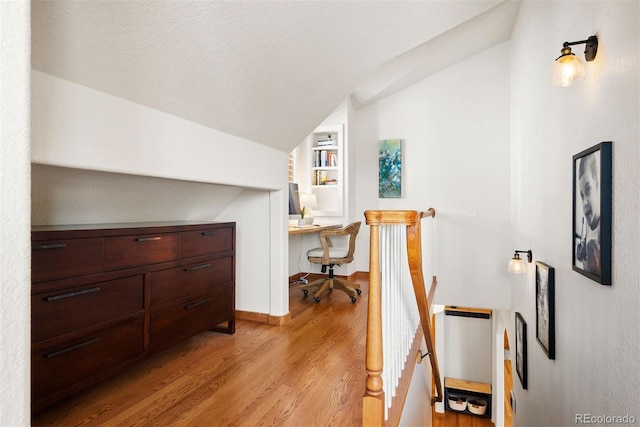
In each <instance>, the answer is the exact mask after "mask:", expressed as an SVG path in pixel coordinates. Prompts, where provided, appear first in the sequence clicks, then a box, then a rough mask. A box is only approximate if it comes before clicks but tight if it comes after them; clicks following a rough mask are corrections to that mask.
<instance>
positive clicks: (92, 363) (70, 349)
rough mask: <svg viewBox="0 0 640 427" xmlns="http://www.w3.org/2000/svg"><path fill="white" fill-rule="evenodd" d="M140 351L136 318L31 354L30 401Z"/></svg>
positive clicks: (140, 334)
mask: <svg viewBox="0 0 640 427" xmlns="http://www.w3.org/2000/svg"><path fill="white" fill-rule="evenodd" d="M143 350H144V340H143V320H142V319H136V320H133V321H130V322H127V323H124V324H122V325H119V326H117V327H114V328H112V329H107V330H105V331H102V332H99V333H96V334H92V335H87V336H85V337H83V338H81V339H78V340H74V341H71V342H68V343H66V344H65V345H61V346H58V347H54V348H50V349H47V350H45V351H40V352H37V353H33V354H32V355H31V379H32V390H31V394H32V400H39V399H42V398H45V397H47V396H48V395H49V394H52V393H56V392H59V391H60V390H61V389H63V388H65V387H69V386H71V385H73V384H74V383H76V382H78V381H80V380H83V379H85V378H87V377H90V376H92V375H95V374H98V373H100V372H101V371H102V370H104V369H107V368H110V367H112V366H114V365H116V364H118V363H121V362H124V361H126V360H129V359H131V358H133V357H135V356H138V355H139V354H141V353H142V352H143Z"/></svg>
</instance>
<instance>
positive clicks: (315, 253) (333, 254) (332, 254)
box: [307, 247, 349, 258]
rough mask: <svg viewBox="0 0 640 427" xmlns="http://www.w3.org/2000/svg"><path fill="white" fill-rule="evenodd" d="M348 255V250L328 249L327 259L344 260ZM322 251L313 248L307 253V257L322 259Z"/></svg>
mask: <svg viewBox="0 0 640 427" xmlns="http://www.w3.org/2000/svg"><path fill="white" fill-rule="evenodd" d="M348 254H349V248H334V247H331V248H329V258H345V257H346V256H347V255H348ZM323 255H324V250H323V249H322V248H313V249H309V250H308V251H307V257H311V258H322V256H323Z"/></svg>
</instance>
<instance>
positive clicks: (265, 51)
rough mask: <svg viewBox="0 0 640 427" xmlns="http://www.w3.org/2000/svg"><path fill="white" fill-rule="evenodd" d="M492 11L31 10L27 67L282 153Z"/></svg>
mask: <svg viewBox="0 0 640 427" xmlns="http://www.w3.org/2000/svg"><path fill="white" fill-rule="evenodd" d="M501 3H503V0H491V1H489V0H471V1H462V0H461V1H444V0H443V1H422V2H401V1H371V2H370V1H353V2H352V1H153V2H151V1H146V0H145V1H142V0H130V1H126V2H125V1H109V0H106V1H69V0H56V1H39V0H36V1H33V3H32V66H33V68H35V69H38V70H40V71H43V72H46V73H49V74H52V75H54V76H57V77H60V78H63V79H66V80H69V81H72V82H75V83H78V84H81V85H85V86H88V87H91V88H93V89H96V90H100V91H102V92H105V93H108V94H111V95H115V96H118V97H121V98H124V99H127V100H130V101H133V102H136V103H139V104H142V105H145V106H147V107H150V108H154V109H157V110H160V111H164V112H167V113H170V114H173V115H175V116H178V117H182V118H184V119H187V120H190V121H193V122H196V123H199V124H201V125H204V126H207V127H211V128H215V129H218V130H220V131H223V132H226V133H229V134H233V135H236V136H239V137H243V138H246V139H249V140H253V141H255V142H258V143H261V144H264V145H267V146H270V147H273V148H276V149H278V150H282V151H290V150H291V149H292V148H294V147H295V146H297V145H298V143H299V142H300V141H302V139H304V137H305V136H306V135H307V134H308V133H309V132H310V131H311V130H312V129H313V128H315V127H316V126H317V125H318V124H319V123H320V122H321V121H322V120H323V119H324V118H325V117H326V116H327V115H329V113H330V112H331V111H332V110H333V109H334V108H335V107H336V106H338V105H339V104H340V103H341V102H343V101H344V100H345V99H346V98H347V97H348V96H349V95H350V94H351V93H352V92H354V90H356V88H358V87H361V88H362V86H361V85H363V84H365V82H366V81H367V78H369V77H372V78H374V80H375V74H374V73H375V72H376V70H377V69H379V68H380V67H381V66H382V65H383V64H384V63H385V62H387V61H390V60H392V59H393V58H395V57H398V56H399V55H402V54H404V53H406V52H409V51H412V50H414V52H415V49H418V48H419V46H421V45H423V44H425V43H428V42H429V41H433V40H437V39H438V37H439V36H442V34H445V33H447V31H449V30H451V29H452V28H455V27H458V26H460V25H461V24H463V23H465V22H468V21H470V20H472V18H474V17H476V16H479V15H481V14H483V13H484V12H487V11H488V10H490V9H491V8H493V7H494V6H496V5H498V4H501ZM474 31H475V32H480V33H479V34H476V37H489V38H491V36H490V34H492V33H493V32H494V31H495V29H494V28H492V27H491V26H490V25H487V26H485V27H479V28H477V29H475V30H474ZM430 49H432V50H433V49H437V45H436V46H432V47H431V48H430ZM460 49H464V46H460ZM387 66H388V65H387ZM414 78H415V77H414ZM378 79H379V77H378ZM383 80H385V82H384V85H385V86H388V85H389V82H388V79H386V78H385V79H383ZM372 87H373V89H372ZM365 89H366V92H364V89H361V90H360V92H359V96H360V98H358V99H360V102H361V103H365V102H367V100H370V99H372V97H374V96H378V97H379V96H381V95H385V96H386V94H388V93H387V92H385V93H384V94H383V93H382V92H383V91H382V89H380V87H375V84H373V85H372V84H371V83H369V86H368V87H367V86H366V85H365ZM35 96H37V94H36V95H35Z"/></svg>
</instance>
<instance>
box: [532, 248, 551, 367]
mask: <svg viewBox="0 0 640 427" xmlns="http://www.w3.org/2000/svg"><path fill="white" fill-rule="evenodd" d="M555 305H556V301H555V268H553V267H551V266H549V265H547V264H545V263H543V262H540V261H536V340H537V341H538V344H540V347H542V351H544V353H545V354H546V355H547V357H548V358H549V359H555V358H556V333H555V328H556V313H555Z"/></svg>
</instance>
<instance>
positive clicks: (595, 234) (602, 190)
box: [572, 142, 613, 285]
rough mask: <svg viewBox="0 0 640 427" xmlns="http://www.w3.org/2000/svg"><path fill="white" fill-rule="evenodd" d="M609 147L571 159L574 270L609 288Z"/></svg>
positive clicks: (590, 149) (610, 185)
mask: <svg viewBox="0 0 640 427" xmlns="http://www.w3.org/2000/svg"><path fill="white" fill-rule="evenodd" d="M611 152H612V143H611V142H602V143H600V144H597V145H594V146H593V147H591V148H589V149H587V150H584V151H582V152H581V153H578V154H576V155H575V156H573V230H572V235H573V237H572V241H573V270H574V271H577V272H578V273H580V274H582V275H584V276H586V277H588V278H590V279H592V280H595V281H596V282H598V283H600V284H602V285H611V209H612V206H611V200H612V199H611V189H612V180H613V179H612V162H611V157H612V153H611Z"/></svg>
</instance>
